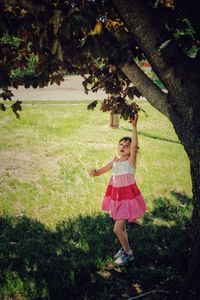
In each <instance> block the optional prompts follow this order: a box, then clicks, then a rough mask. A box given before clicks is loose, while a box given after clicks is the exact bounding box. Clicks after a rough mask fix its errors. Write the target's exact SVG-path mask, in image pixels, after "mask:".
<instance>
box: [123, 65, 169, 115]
mask: <svg viewBox="0 0 200 300" xmlns="http://www.w3.org/2000/svg"><path fill="white" fill-rule="evenodd" d="M121 70H122V72H124V74H125V75H126V76H127V77H128V78H129V80H130V81H131V82H132V83H133V84H134V85H135V86H136V87H137V89H138V91H139V92H140V93H141V95H143V96H144V97H145V98H146V99H148V101H149V103H151V105H152V106H154V107H155V108H156V109H157V110H159V111H160V112H161V113H163V114H164V115H165V116H166V117H168V118H169V117H170V115H169V111H168V107H167V95H166V93H164V92H163V91H161V89H160V88H159V87H158V86H157V85H155V84H154V83H153V81H152V80H151V79H150V78H149V77H148V76H147V75H146V74H145V73H144V72H143V71H142V70H141V69H140V67H138V66H137V64H136V63H133V64H131V65H129V64H124V65H122V66H121Z"/></svg>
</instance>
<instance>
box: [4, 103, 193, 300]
mask: <svg viewBox="0 0 200 300" xmlns="http://www.w3.org/2000/svg"><path fill="white" fill-rule="evenodd" d="M88 103H89V102H88ZM88 103H87V101H82V102H81V101H70V102H61V101H59V102H57V101H54V102H40V101H37V102H24V104H23V111H22V113H21V120H18V119H16V118H15V116H14V114H13V113H12V112H10V111H7V112H1V113H0V125H1V142H0V159H1V164H0V214H1V216H0V228H1V240H0V282H1V286H0V299H4V300H5V299H6V300H8V299H9V300H10V299H17V300H18V299H20V300H21V299H56V300H57V299H84V300H86V299H102V300H103V299H128V297H131V296H134V295H138V294H140V293H142V292H145V291H150V290H153V289H157V288H160V289H162V290H163V289H165V290H168V291H170V292H172V291H173V293H175V292H176V291H178V290H179V288H180V285H181V283H182V280H183V275H184V274H185V270H186V267H187V253H188V248H189V243H190V234H189V233H190V231H189V230H190V219H191V210H192V206H191V196H192V194H191V179H190V170H189V161H188V158H187V156H186V153H185V151H184V149H183V146H182V145H181V144H180V142H179V140H178V138H177V136H176V134H175V132H174V130H173V127H172V125H171V124H170V123H169V121H168V120H167V119H166V118H165V117H164V116H162V115H161V114H160V113H159V112H158V111H156V110H155V109H153V108H152V107H151V106H150V105H149V104H148V103H147V102H145V101H141V104H140V105H141V107H142V108H143V109H144V110H145V111H146V113H147V116H146V115H145V114H144V113H143V112H141V113H140V118H139V124H138V133H139V146H140V149H139V154H138V164H137V174H136V181H137V184H138V186H139V187H140V189H141V191H142V193H143V196H144V198H145V199H146V202H147V205H148V212H147V213H146V215H145V217H144V218H143V219H142V220H140V221H138V223H137V224H134V225H130V226H129V229H128V230H129V236H130V242H131V244H132V246H133V248H134V249H135V254H136V258H135V261H134V263H133V264H132V265H131V266H129V267H127V268H121V269H120V268H118V267H116V266H114V265H113V259H112V255H113V253H115V251H116V250H117V248H118V247H119V245H118V242H117V240H116V238H115V237H114V235H113V233H112V227H113V222H112V220H110V218H109V216H108V215H107V214H105V213H102V212H101V199H102V197H103V194H104V191H105V187H106V185H107V182H108V179H109V176H110V173H107V174H105V175H102V176H101V177H96V178H90V177H89V175H88V171H89V170H90V169H91V168H93V167H97V168H98V167H101V166H103V165H104V164H105V163H107V162H108V161H110V160H111V159H112V158H113V156H114V155H115V154H117V143H118V140H119V138H120V137H122V136H126V135H131V125H130V123H128V122H125V121H123V120H120V129H110V128H109V126H108V124H109V114H107V113H102V112H101V111H100V110H99V106H98V107H97V108H96V110H94V111H93V112H92V111H88V110H87V104H88ZM139 103H140V102H139ZM149 297H150V296H149ZM153 297H154V298H145V299H170V298H167V297H171V295H168V294H166V295H161V296H160V298H159V297H158V296H156V297H157V298H155V295H154V296H153Z"/></svg>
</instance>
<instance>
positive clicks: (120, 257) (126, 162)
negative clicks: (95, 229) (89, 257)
mask: <svg viewBox="0 0 200 300" xmlns="http://www.w3.org/2000/svg"><path fill="white" fill-rule="evenodd" d="M137 121H138V115H137V114H136V115H135V118H134V119H133V120H132V121H131V123H132V127H133V134H132V138H130V137H123V138H121V139H120V141H119V145H118V154H119V155H118V157H115V158H114V159H113V160H112V161H111V162H109V163H108V164H107V165H106V166H104V167H103V168H101V169H99V170H96V169H93V170H91V171H90V173H89V175H90V176H92V177H94V176H99V175H102V174H104V173H105V172H107V171H109V170H110V169H112V176H111V178H110V180H109V183H108V186H107V189H106V193H105V196H104V198H103V204H102V210H104V211H107V212H110V216H111V218H113V219H114V220H115V225H114V229H113V231H114V233H115V234H116V236H117V238H118V240H119V242H120V244H121V246H122V248H120V249H119V251H118V252H117V253H116V254H115V256H114V258H115V262H116V263H117V264H118V265H125V264H127V263H128V262H130V261H132V260H133V259H134V255H133V251H132V249H131V248H130V245H129V241H128V235H127V230H126V221H128V222H135V221H136V220H137V219H138V218H141V217H142V216H143V215H144V212H145V211H146V204H145V202H144V199H143V197H142V195H141V193H140V190H139V189H138V187H137V185H136V182H135V178H134V175H135V169H136V157H137V149H138V136H137Z"/></svg>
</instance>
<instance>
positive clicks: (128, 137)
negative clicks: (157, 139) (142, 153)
mask: <svg viewBox="0 0 200 300" xmlns="http://www.w3.org/2000/svg"><path fill="white" fill-rule="evenodd" d="M122 141H125V142H126V141H129V142H130V143H131V141H132V138H131V137H130V136H124V137H123V138H121V139H120V140H119V144H120V143H121V142H122ZM138 150H139V146H137V151H138Z"/></svg>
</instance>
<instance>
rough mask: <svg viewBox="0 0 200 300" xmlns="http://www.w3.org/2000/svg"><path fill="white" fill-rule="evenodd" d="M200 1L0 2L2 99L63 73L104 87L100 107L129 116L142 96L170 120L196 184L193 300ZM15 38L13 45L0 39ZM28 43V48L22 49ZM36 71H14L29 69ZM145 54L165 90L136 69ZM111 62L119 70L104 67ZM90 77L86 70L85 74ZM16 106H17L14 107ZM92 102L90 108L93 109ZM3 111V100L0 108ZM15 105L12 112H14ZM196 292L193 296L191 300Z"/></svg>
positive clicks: (196, 189)
mask: <svg viewBox="0 0 200 300" xmlns="http://www.w3.org/2000/svg"><path fill="white" fill-rule="evenodd" d="M197 4H198V3H197V1H195V0H193V1H192V2H189V3H188V1H184V0H179V1H176V2H175V1H173V0H160V1H159V0H158V1H156V0H151V1H150V0H127V1H122V0H111V1H106V0H105V1H103V0H102V1H100V0H99V1H98V0H96V1H89V0H88V1H81V0H80V1H64V0H60V1H53V0H52V1H46V0H43V1H40V2H38V1H26V0H21V1H15V0H8V1H3V0H0V20H1V21H0V36H1V40H0V43H1V45H0V46H1V48H0V85H1V88H2V89H3V92H2V93H1V97H2V98H3V99H7V98H8V99H10V98H11V96H12V95H11V92H9V89H8V88H9V86H14V87H18V85H20V84H23V85H24V86H25V87H30V86H33V87H35V88H36V87H37V86H39V87H43V86H45V85H47V84H48V83H49V82H50V83H51V84H52V83H54V82H56V83H57V84H60V82H61V81H62V80H63V74H64V73H65V72H68V73H70V72H75V73H77V74H81V75H82V76H83V77H84V82H83V84H84V87H85V91H86V92H87V91H88V90H92V91H94V92H95V91H97V90H98V89H99V88H103V89H104V90H105V91H106V92H107V93H108V94H112V97H110V98H107V99H104V101H103V103H102V104H101V109H102V110H103V111H112V112H113V113H116V112H117V113H119V114H120V115H121V116H122V117H123V118H125V119H128V118H130V117H132V116H133V115H134V113H135V112H136V111H137V110H139V107H138V106H137V105H136V104H135V103H134V102H133V101H132V102H130V101H129V100H128V99H133V98H134V96H135V95H136V96H140V95H143V96H144V97H145V98H146V99H147V100H148V101H149V102H150V103H151V104H152V105H153V106H154V107H155V108H156V109H158V110H159V111H160V112H161V113H163V114H164V115H165V116H166V117H167V118H168V119H169V120H170V121H171V122H172V124H173V126H174V129H175V131H176V133H177V135H178V137H179V139H180V141H181V143H182V144H183V146H184V148H185V150H186V152H187V155H188V157H189V160H190V166H191V177H192V186H193V207H194V209H193V216H192V245H191V252H190V253H189V257H190V259H189V268H188V274H187V278H186V284H185V285H184V289H183V292H182V295H180V298H181V299H196V298H198V295H199V292H200V291H199V286H200V276H199V275H200V274H199V270H200V266H199V264H200V257H199V256H200V251H199V250H200V241H199V236H200V182H199V181H200V179H199V178H200V153H199V152H200V151H199V149H200V119H199V113H200V102H199V97H200V88H199V87H200V82H199V81H200V76H199V75H200V74H199V67H200V64H199V32H200V31H199V22H198V15H197V13H196V8H197ZM5 32H6V33H7V34H9V36H11V37H20V39H21V40H20V43H19V44H18V45H17V46H11V45H10V44H8V43H7V42H5V41H4V40H3V39H2V37H3V36H4V34H5ZM27 44H29V47H28V49H27ZM30 54H34V55H35V57H36V58H37V59H36V64H35V69H34V74H26V75H24V76H19V75H17V76H13V75H12V74H13V69H15V68H16V67H19V65H20V68H22V69H23V68H27V58H28V57H30ZM143 58H146V59H147V60H148V61H149V62H150V64H151V66H152V68H153V70H154V72H155V73H156V75H157V76H158V78H159V79H160V81H161V82H162V84H163V85H164V87H165V89H166V91H167V92H163V91H162V90H161V89H160V87H159V86H157V85H156V84H155V83H154V82H153V81H152V80H151V79H150V78H149V77H148V76H147V75H146V74H145V73H144V72H143V71H142V70H141V68H140V67H139V65H138V63H137V62H138V61H139V60H141V59H143ZM110 64H112V65H115V66H116V70H114V71H113V72H112V73H110V72H109V66H110ZM86 74H87V75H86ZM18 105H19V104H18ZM95 105H96V102H94V103H92V104H91V105H90V106H89V108H91V109H93V108H94V107H95ZM1 107H2V108H3V109H5V106H3V103H2V105H1ZM18 108H19V107H18V106H17V107H16V108H15V109H14V111H17V109H18ZM191 297H193V298H191Z"/></svg>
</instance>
